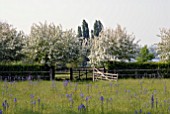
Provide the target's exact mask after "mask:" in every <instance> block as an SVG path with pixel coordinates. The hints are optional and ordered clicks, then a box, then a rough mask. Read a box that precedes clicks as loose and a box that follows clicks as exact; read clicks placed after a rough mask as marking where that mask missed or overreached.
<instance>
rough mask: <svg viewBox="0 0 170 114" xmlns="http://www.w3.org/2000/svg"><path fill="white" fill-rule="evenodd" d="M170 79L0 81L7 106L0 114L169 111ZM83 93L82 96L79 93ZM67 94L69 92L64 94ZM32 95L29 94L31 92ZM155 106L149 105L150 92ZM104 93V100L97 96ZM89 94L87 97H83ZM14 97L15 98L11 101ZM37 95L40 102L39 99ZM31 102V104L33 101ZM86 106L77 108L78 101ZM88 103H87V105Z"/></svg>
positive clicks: (0, 95)
mask: <svg viewBox="0 0 170 114" xmlns="http://www.w3.org/2000/svg"><path fill="white" fill-rule="evenodd" d="M169 88H170V80H169V79H126V80H125V79H120V80H119V81H118V82H115V81H114V82H109V81H97V82H91V81H88V82H85V81H79V82H69V83H68V85H67V86H66V87H65V86H63V82H62V81H24V82H13V83H11V82H2V81H1V82H0V103H1V104H2V103H3V102H4V101H5V100H7V103H8V105H9V107H8V108H7V109H6V110H5V109H4V108H3V106H2V105H0V109H1V110H3V114H80V113H88V114H134V113H135V110H136V111H138V113H139V110H140V109H141V110H142V114H147V113H148V112H150V113H151V114H158V113H161V114H168V113H170V89H169ZM81 93H83V95H84V97H81V96H80V94H81ZM66 94H69V95H70V94H72V97H69V98H67V96H66ZM31 95H32V96H34V97H32V98H31V97H30V96H31ZM152 95H153V96H154V104H153V105H154V106H153V107H152V106H151V96H152ZM101 96H103V97H104V101H103V103H102V101H101V100H100V97H101ZM86 97H89V99H88V101H86V100H85V98H86ZM14 98H17V102H16V103H14ZM71 98H72V101H70V99H71ZM38 99H40V102H39V103H38ZM33 103H34V104H33ZM81 103H82V104H84V105H85V106H86V110H85V111H84V110H82V111H79V110H78V106H79V105H80V104H81ZM87 105H88V107H87Z"/></svg>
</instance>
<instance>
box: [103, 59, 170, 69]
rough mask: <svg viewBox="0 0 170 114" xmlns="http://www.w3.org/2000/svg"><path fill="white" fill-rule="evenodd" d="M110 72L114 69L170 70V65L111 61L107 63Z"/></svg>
mask: <svg viewBox="0 0 170 114" xmlns="http://www.w3.org/2000/svg"><path fill="white" fill-rule="evenodd" d="M106 67H107V69H108V70H112V69H169V68H170V63H161V62H145V63H138V62H133V63H131V62H115V61H109V62H107V63H106Z"/></svg>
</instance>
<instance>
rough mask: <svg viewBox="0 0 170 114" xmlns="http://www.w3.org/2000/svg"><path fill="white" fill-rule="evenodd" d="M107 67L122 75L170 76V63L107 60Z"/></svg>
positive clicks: (124, 76)
mask: <svg viewBox="0 0 170 114" xmlns="http://www.w3.org/2000/svg"><path fill="white" fill-rule="evenodd" d="M105 65H106V68H107V70H108V71H109V72H111V73H118V74H119V76H120V77H122V78H127V77H133V78H134V77H143V76H146V77H160V76H161V77H164V78H170V63H161V62H157V63H156V62H146V63H137V62H133V63H130V62H129V63H127V62H115V61H114V62H113V61H110V62H107V63H106V64H105Z"/></svg>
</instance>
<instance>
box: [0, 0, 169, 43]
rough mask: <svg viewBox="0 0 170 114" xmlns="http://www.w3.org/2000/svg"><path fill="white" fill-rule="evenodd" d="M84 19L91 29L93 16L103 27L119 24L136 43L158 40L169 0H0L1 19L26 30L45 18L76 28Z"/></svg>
mask: <svg viewBox="0 0 170 114" xmlns="http://www.w3.org/2000/svg"><path fill="white" fill-rule="evenodd" d="M83 19H85V20H86V21H87V22H88V24H89V28H90V29H92V28H93V24H94V22H95V20H96V19H97V20H100V21H101V22H102V23H103V25H104V27H105V28H115V27H116V25H117V24H120V25H121V26H122V27H125V28H126V30H127V32H128V33H133V34H134V35H135V36H136V40H140V42H139V44H141V45H145V44H147V45H152V44H154V43H158V42H159V41H160V38H158V37H157V36H156V35H157V34H159V29H160V28H162V27H165V28H170V0H0V21H2V22H7V23H9V24H12V25H13V26H14V27H16V28H17V30H23V31H24V32H25V33H26V34H29V32H30V28H31V25H32V24H33V23H38V22H44V21H47V22H48V23H51V22H53V23H55V24H56V25H59V24H61V25H62V27H63V28H64V29H70V28H73V29H74V30H75V31H76V32H77V26H78V25H82V20H83Z"/></svg>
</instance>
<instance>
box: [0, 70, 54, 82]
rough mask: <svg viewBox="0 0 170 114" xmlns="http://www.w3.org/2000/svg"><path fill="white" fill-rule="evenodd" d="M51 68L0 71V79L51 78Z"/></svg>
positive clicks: (52, 77)
mask: <svg viewBox="0 0 170 114" xmlns="http://www.w3.org/2000/svg"><path fill="white" fill-rule="evenodd" d="M53 73H54V72H53V70H52V69H50V70H48V71H0V80H10V81H12V80H27V79H28V78H31V79H45V80H53V79H54V74H53Z"/></svg>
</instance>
